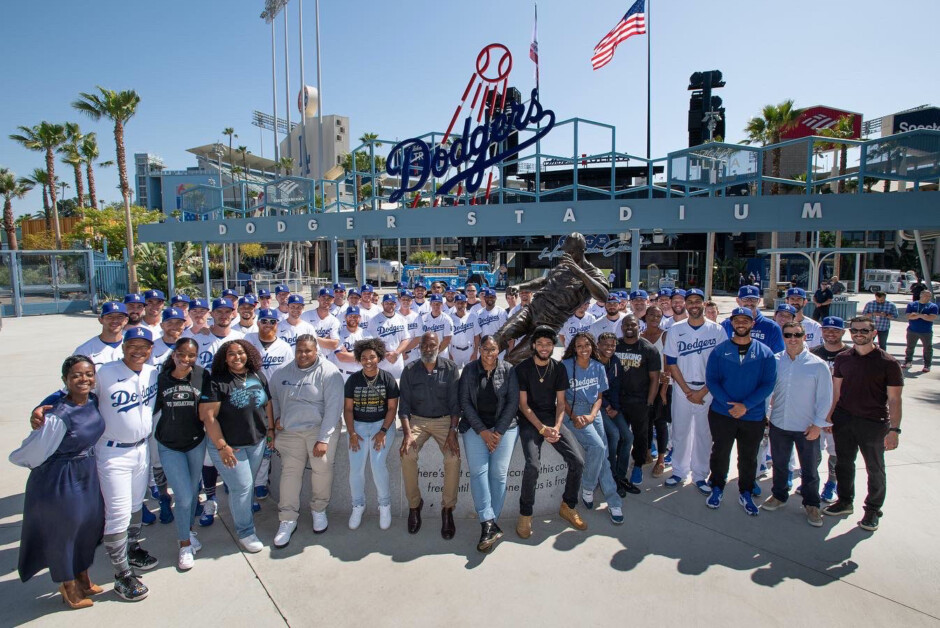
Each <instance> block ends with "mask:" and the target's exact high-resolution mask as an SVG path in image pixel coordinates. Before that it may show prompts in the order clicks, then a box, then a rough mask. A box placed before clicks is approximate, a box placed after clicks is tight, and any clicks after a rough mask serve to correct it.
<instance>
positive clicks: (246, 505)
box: [208, 440, 265, 539]
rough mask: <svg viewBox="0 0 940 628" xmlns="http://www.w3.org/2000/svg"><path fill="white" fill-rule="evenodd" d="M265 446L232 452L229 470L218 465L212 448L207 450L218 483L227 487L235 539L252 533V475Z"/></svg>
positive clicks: (238, 449)
mask: <svg viewBox="0 0 940 628" xmlns="http://www.w3.org/2000/svg"><path fill="white" fill-rule="evenodd" d="M264 448H265V442H264V441H263V440H262V441H260V442H258V444H257V445H248V446H246V447H238V448H237V449H235V460H236V461H237V462H236V464H235V466H234V467H233V468H229V467H226V466H225V465H224V464H222V456H221V455H219V450H218V449H216V448H215V447H209V448H208V449H209V458H210V459H211V460H212V464H214V465H215V468H216V469H218V470H219V475H221V476H222V481H223V482H225V484H226V485H227V486H228V507H229V510H230V511H231V512H232V520H233V521H234V522H235V533H236V536H237V537H238V538H239V539H243V538H245V537H247V536H251V535H252V534H254V533H255V519H254V514H253V513H252V512H251V501H252V498H253V497H254V489H255V475H257V473H258V467H259V466H261V459H262V458H264Z"/></svg>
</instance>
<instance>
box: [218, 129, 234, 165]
mask: <svg viewBox="0 0 940 628" xmlns="http://www.w3.org/2000/svg"><path fill="white" fill-rule="evenodd" d="M222 135H228V160H229V166H231V165H232V163H231V162H232V138H234V137H238V133H236V132H235V129H234V128H233V127H230V126H227V127H225V129H224V130H223V131H222Z"/></svg>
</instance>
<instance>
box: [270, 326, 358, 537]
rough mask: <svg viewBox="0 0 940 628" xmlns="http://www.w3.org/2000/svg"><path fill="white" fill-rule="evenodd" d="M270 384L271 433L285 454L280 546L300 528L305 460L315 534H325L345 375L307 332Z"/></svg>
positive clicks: (298, 341)
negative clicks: (293, 353)
mask: <svg viewBox="0 0 940 628" xmlns="http://www.w3.org/2000/svg"><path fill="white" fill-rule="evenodd" d="M268 387H269V389H270V391H271V400H272V402H273V405H274V418H275V421H276V423H275V425H276V426H277V429H276V430H275V431H269V432H268V438H269V439H274V440H275V445H276V447H277V450H278V452H279V453H280V454H281V484H280V499H279V502H278V519H279V520H280V525H279V527H278V530H277V534H276V535H275V537H274V547H276V548H281V547H285V546H286V545H287V544H288V543H289V542H290V537H291V535H292V534H293V533H294V530H296V529H297V519H298V518H299V516H300V490H301V486H302V484H303V478H304V469H305V468H306V467H307V464H309V465H310V469H311V473H310V483H311V488H312V493H311V499H310V509H311V513H312V515H313V532H314V534H320V533H321V532H326V528H327V526H328V521H327V517H326V507H327V506H328V505H329V503H330V493H331V489H332V485H333V460H334V459H335V455H336V444H337V443H338V442H339V429H338V426H339V421H340V417H341V414H342V409H343V376H342V374H341V373H340V372H339V369H338V368H336V366H335V365H333V363H331V362H329V361H327V360H326V358H323V357H320V356H318V355H317V339H316V337H315V336H313V335H312V334H304V335H301V336H298V337H297V344H296V346H295V356H294V361H293V362H290V363H288V364H286V365H284V366H283V367H281V368H280V369H278V370H276V371H275V372H274V373H273V374H272V375H271V380H270V381H269V382H268Z"/></svg>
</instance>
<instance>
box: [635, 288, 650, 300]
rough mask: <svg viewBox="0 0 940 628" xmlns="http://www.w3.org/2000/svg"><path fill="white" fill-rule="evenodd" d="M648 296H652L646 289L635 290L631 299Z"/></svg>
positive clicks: (646, 297)
mask: <svg viewBox="0 0 940 628" xmlns="http://www.w3.org/2000/svg"><path fill="white" fill-rule="evenodd" d="M648 298H650V295H649V293H647V292H646V290H634V291H633V292H631V293H630V300H631V301H632V300H633V299H648Z"/></svg>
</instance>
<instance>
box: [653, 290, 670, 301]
mask: <svg viewBox="0 0 940 628" xmlns="http://www.w3.org/2000/svg"><path fill="white" fill-rule="evenodd" d="M662 297H668V298H672V290H671V289H669V288H660V289H659V294H657V295H656V298H657V299H659V298H662Z"/></svg>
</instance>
